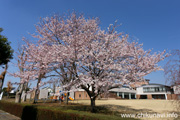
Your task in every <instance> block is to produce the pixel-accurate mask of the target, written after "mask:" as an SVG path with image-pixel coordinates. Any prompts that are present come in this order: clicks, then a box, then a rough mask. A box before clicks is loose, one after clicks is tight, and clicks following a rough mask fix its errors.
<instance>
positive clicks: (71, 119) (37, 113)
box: [0, 101, 98, 120]
mask: <svg viewBox="0 0 180 120" xmlns="http://www.w3.org/2000/svg"><path fill="white" fill-rule="evenodd" d="M0 109H2V110H4V111H6V112H9V113H11V114H13V115H15V116H18V117H20V118H21V119H22V120H60V119H61V120H98V118H94V117H91V116H82V115H78V114H75V113H66V112H63V111H60V110H50V109H46V108H39V107H37V106H33V105H23V104H17V103H10V102H5V101H0Z"/></svg>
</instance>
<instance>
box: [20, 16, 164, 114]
mask: <svg viewBox="0 0 180 120" xmlns="http://www.w3.org/2000/svg"><path fill="white" fill-rule="evenodd" d="M115 28H116V26H114V25H110V26H109V27H108V29H107V30H102V29H101V28H100V27H99V20H98V19H97V18H89V19H85V17H84V16H83V15H77V14H76V13H72V14H70V15H69V16H65V17H62V16H61V17H60V16H58V15H54V16H52V17H46V18H43V19H41V21H40V22H39V24H37V25H36V30H37V33H36V34H33V35H32V36H33V37H35V38H36V39H38V42H37V44H30V43H27V48H26V49H27V50H26V54H27V62H28V63H27V64H26V65H25V66H24V68H26V69H27V71H25V73H23V74H18V75H19V76H21V78H22V80H23V81H27V80H35V79H36V80H38V82H37V88H36V90H38V89H39V84H41V81H42V78H46V75H47V74H49V75H50V76H53V74H54V72H52V71H53V70H54V71H55V72H56V73H57V74H59V75H60V77H59V78H62V77H63V78H64V79H66V82H64V84H63V87H64V88H66V89H67V90H76V89H79V88H81V89H84V90H85V91H86V92H87V94H88V95H89V97H90V100H91V108H92V110H91V111H92V112H95V100H96V98H97V96H98V95H100V94H102V93H106V92H108V90H109V89H112V88H115V87H120V86H122V85H129V84H130V83H133V82H136V81H140V80H142V79H140V78H142V77H143V76H145V75H147V74H149V73H151V72H153V71H156V70H161V67H159V66H158V65H157V63H158V62H159V61H161V60H163V59H164V58H165V57H166V56H165V51H163V52H159V53H153V54H152V53H151V50H148V51H145V50H144V49H143V47H142V44H138V43H137V42H130V41H129V40H128V35H125V34H122V33H118V32H117V31H115ZM57 69H59V70H57ZM67 76H69V77H67ZM37 93H38V91H36V94H37Z"/></svg>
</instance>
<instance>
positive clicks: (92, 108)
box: [91, 98, 96, 113]
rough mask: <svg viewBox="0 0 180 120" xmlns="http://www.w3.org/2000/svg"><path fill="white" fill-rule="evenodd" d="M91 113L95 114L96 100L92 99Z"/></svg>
mask: <svg viewBox="0 0 180 120" xmlns="http://www.w3.org/2000/svg"><path fill="white" fill-rule="evenodd" d="M91 112H92V113H95V112H96V110H95V98H91Z"/></svg>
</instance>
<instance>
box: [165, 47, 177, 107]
mask: <svg viewBox="0 0 180 120" xmlns="http://www.w3.org/2000/svg"><path fill="white" fill-rule="evenodd" d="M164 74H165V77H166V82H168V83H169V84H171V85H172V86H173V88H174V90H175V94H180V50H179V49H175V50H172V52H171V56H169V60H168V62H167V63H166V65H165V67H164ZM173 102H174V103H175V104H176V108H177V110H180V100H178V98H177V100H175V101H173Z"/></svg>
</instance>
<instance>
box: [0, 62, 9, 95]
mask: <svg viewBox="0 0 180 120" xmlns="http://www.w3.org/2000/svg"><path fill="white" fill-rule="evenodd" d="M7 69H8V65H7V64H6V65H5V69H4V71H3V72H2V73H1V75H0V81H1V84H0V94H1V92H2V87H3V84H4V79H5V75H6V72H7Z"/></svg>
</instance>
